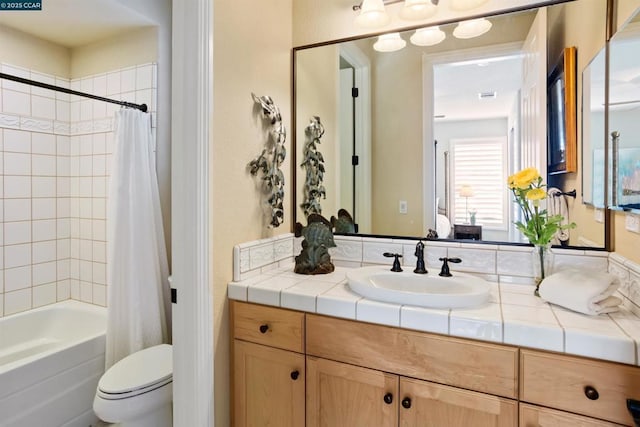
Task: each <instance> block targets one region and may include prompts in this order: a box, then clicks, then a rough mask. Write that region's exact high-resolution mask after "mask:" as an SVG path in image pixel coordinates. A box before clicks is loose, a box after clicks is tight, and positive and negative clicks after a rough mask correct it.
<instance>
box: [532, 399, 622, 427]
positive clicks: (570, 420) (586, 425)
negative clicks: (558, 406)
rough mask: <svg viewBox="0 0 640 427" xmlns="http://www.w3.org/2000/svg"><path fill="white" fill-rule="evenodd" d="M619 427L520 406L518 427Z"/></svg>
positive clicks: (580, 417)
mask: <svg viewBox="0 0 640 427" xmlns="http://www.w3.org/2000/svg"><path fill="white" fill-rule="evenodd" d="M567 426H571V427H620V424H613V423H609V422H607V421H602V420H596V419H595V418H588V417H583V416H580V415H576V414H571V413H569V412H563V411H556V410H554V409H549V408H542V407H539V406H533V405H527V404H526V403H521V404H520V427H567Z"/></svg>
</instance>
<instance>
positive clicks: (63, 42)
mask: <svg viewBox="0 0 640 427" xmlns="http://www.w3.org/2000/svg"><path fill="white" fill-rule="evenodd" d="M0 25H3V26H6V27H10V28H13V29H15V30H18V31H22V32H24V33H27V34H31V35H33V36H36V37H38V38H41V39H44V40H48V41H50V42H52V43H55V44H57V45H60V46H64V47H68V48H75V47H79V46H84V45H87V44H90V43H94V42H97V41H99V40H103V39H107V38H110V37H113V36H115V35H117V34H119V33H122V32H126V31H130V30H133V29H135V28H140V27H145V26H150V25H154V23H153V22H152V21H151V20H150V19H148V18H146V17H144V16H142V15H141V14H139V13H137V12H135V11H134V10H132V9H130V8H128V7H126V6H124V4H123V3H121V2H120V1H119V0H44V1H42V10H39V11H35V10H34V11H2V12H0Z"/></svg>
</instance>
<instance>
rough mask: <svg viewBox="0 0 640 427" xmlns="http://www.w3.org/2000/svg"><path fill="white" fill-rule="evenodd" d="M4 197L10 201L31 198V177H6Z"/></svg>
mask: <svg viewBox="0 0 640 427" xmlns="http://www.w3.org/2000/svg"><path fill="white" fill-rule="evenodd" d="M5 154H6V153H5ZM4 197H5V198H8V199H11V198H22V197H31V177H30V176H5V177H4Z"/></svg>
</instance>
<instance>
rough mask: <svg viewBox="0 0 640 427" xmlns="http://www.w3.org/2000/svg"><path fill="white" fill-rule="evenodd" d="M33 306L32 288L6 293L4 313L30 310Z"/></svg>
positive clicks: (6, 314)
mask: <svg viewBox="0 0 640 427" xmlns="http://www.w3.org/2000/svg"><path fill="white" fill-rule="evenodd" d="M30 308H31V288H27V289H22V290H19V291H15V292H7V293H5V294H4V315H5V316H8V315H10V314H13V313H18V312H21V311H25V310H29V309H30Z"/></svg>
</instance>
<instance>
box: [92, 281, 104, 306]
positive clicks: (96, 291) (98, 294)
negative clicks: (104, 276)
mask: <svg viewBox="0 0 640 427" xmlns="http://www.w3.org/2000/svg"><path fill="white" fill-rule="evenodd" d="M93 303H94V304H96V305H99V306H102V307H106V306H107V287H106V286H104V285H98V284H95V283H94V284H93Z"/></svg>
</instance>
